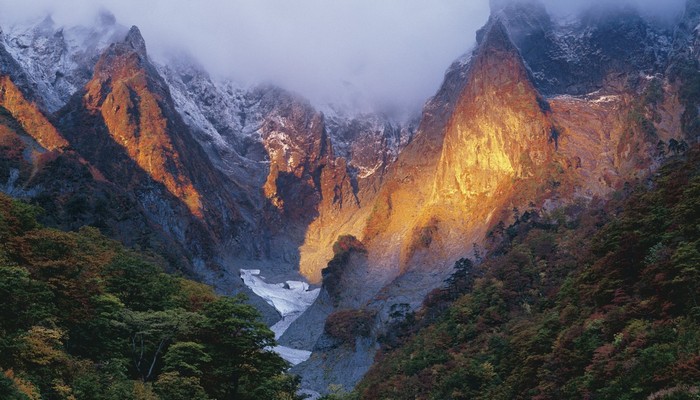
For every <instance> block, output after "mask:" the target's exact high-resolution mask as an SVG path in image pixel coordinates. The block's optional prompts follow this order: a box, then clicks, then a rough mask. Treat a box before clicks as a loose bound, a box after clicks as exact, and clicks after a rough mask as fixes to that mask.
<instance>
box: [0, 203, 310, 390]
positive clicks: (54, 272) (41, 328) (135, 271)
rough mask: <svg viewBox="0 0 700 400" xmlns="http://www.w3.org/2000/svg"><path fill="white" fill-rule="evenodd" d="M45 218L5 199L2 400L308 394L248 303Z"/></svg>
mask: <svg viewBox="0 0 700 400" xmlns="http://www.w3.org/2000/svg"><path fill="white" fill-rule="evenodd" d="M42 212H43V211H42V209H40V208H38V207H36V206H33V205H29V204H26V203H23V202H21V201H18V200H15V199H11V198H9V197H8V196H5V195H3V194H0V276H2V277H3V279H1V280H0V298H1V299H2V301H3V307H2V308H0V398H2V399H7V400H38V399H66V400H80V399H100V400H102V399H105V400H109V399H113V400H126V399H133V400H158V399H167V400H180V399H182V400H185V399H187V400H205V399H262V398H264V399H297V398H299V397H298V396H297V395H296V394H295V393H296V391H297V389H298V385H299V380H298V378H297V377H294V376H292V375H288V374H286V373H285V371H286V370H287V368H288V365H287V363H286V362H285V361H284V360H283V359H282V358H280V357H279V356H278V355H277V354H276V353H274V352H272V351H271V350H269V349H270V347H271V346H273V345H274V343H275V340H274V334H273V333H272V332H271V331H270V330H269V329H268V328H267V327H266V326H265V325H264V324H263V323H262V322H261V321H260V320H259V315H258V312H257V311H256V310H255V309H254V308H253V307H252V306H250V305H248V304H246V303H245V299H244V298H243V297H242V296H236V297H227V296H220V295H217V294H215V293H214V291H213V290H212V288H211V287H209V286H206V285H204V284H201V283H197V282H194V281H192V280H188V279H185V278H183V277H178V276H175V275H171V274H166V273H164V272H163V268H162V265H163V263H164V262H163V260H161V259H159V258H158V257H157V256H154V255H149V254H142V253H139V252H136V251H134V250H129V249H126V248H124V247H123V246H122V245H120V244H119V243H117V242H115V241H113V240H110V239H107V238H106V237H104V236H103V235H101V234H100V233H99V231H98V230H97V229H96V228H91V227H84V228H81V229H80V230H78V231H77V232H64V231H60V230H56V229H51V228H46V227H44V226H42V225H40V224H39V223H38V222H37V217H38V216H40V215H41V213H42Z"/></svg>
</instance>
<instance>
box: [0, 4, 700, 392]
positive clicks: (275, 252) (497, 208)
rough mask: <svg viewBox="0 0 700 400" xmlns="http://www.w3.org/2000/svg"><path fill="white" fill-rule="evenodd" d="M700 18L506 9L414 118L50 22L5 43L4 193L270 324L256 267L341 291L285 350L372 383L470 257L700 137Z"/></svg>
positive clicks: (692, 10) (310, 314) (21, 30)
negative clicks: (235, 301)
mask: <svg viewBox="0 0 700 400" xmlns="http://www.w3.org/2000/svg"><path fill="white" fill-rule="evenodd" d="M698 9H700V6H698V4H697V2H696V1H694V0H691V1H689V2H688V5H687V10H686V13H685V15H684V16H683V17H682V18H680V20H679V21H676V22H675V23H676V26H675V27H671V26H667V25H664V24H662V23H658V22H654V21H652V20H650V19H649V18H647V17H644V16H642V15H640V14H639V13H638V12H637V11H635V10H634V9H632V8H629V7H621V8H615V7H612V8H606V9H595V8H594V9H591V10H589V11H586V12H585V13H583V14H582V15H580V16H578V17H577V18H575V19H570V20H567V21H565V22H562V21H559V20H557V19H556V18H554V17H552V16H550V15H549V14H548V13H547V10H546V9H545V8H544V7H543V6H542V5H540V4H539V3H537V2H531V1H494V2H492V13H491V16H490V18H489V20H488V21H487V23H486V24H485V26H484V27H483V28H482V29H481V30H479V31H478V32H477V33H476V38H477V44H476V46H475V48H474V49H473V50H472V51H470V52H468V53H467V54H465V56H463V57H461V58H460V59H458V60H456V61H455V62H454V63H453V64H452V65H451V66H450V67H449V69H448V70H447V72H446V74H445V78H444V81H443V84H442V86H441V87H440V89H439V90H438V92H437V93H436V94H435V96H433V97H432V98H431V99H429V100H428V102H427V103H426V105H425V107H424V109H423V112H422V115H421V116H420V118H415V119H412V120H409V121H407V122H397V121H393V120H392V119H390V118H388V117H386V116H382V115H379V114H356V113H352V112H350V111H347V110H343V109H342V108H338V107H331V106H322V107H317V106H316V105H312V104H311V103H310V102H309V101H307V100H305V99H303V98H302V97H301V96H299V95H297V94H294V93H291V92H288V91H286V90H284V89H282V88H279V87H275V86H270V85H261V86H254V87H241V86H239V85H237V84H236V83H235V82H233V81H230V80H222V79H219V78H216V77H213V76H210V75H209V74H208V73H207V72H206V71H205V70H204V68H202V67H201V66H199V65H198V64H197V62H196V60H193V59H191V58H189V57H187V56H183V55H178V56H172V57H171V58H170V59H169V60H168V61H166V62H163V63H159V62H156V61H154V60H153V59H151V57H150V56H149V54H148V51H147V44H146V42H145V40H144V38H143V37H142V36H141V34H140V32H139V30H138V28H136V27H132V28H130V29H127V28H125V27H123V26H121V25H119V24H118V23H117V22H116V21H115V20H114V18H113V17H112V16H110V15H109V14H104V13H103V14H101V15H100V17H99V18H98V21H97V22H96V23H95V26H94V27H91V28H86V27H72V28H69V27H57V26H56V25H55V23H54V22H53V21H52V20H51V19H50V18H47V19H44V20H41V21H39V22H38V23H37V24H34V25H32V26H29V27H27V26H25V27H13V28H11V29H10V30H8V31H3V32H2V33H1V34H0V85H1V87H0V89H1V90H0V156H1V157H0V161H1V162H0V187H2V189H3V191H4V192H6V193H8V194H10V195H12V196H16V197H20V198H23V199H26V200H28V201H30V202H33V203H35V204H38V205H40V206H42V207H43V208H44V209H45V210H46V211H47V212H46V214H45V216H44V217H42V218H43V219H42V222H44V223H46V224H49V225H51V226H54V227H59V228H62V229H69V230H70V229H78V228H79V227H81V226H83V225H92V226H95V227H97V228H99V229H100V230H101V231H102V232H103V233H104V234H105V235H107V236H109V237H112V238H114V239H117V240H119V241H121V242H122V243H124V244H125V245H127V246H130V247H137V248H139V249H142V250H145V251H149V252H153V253H156V254H160V255H161V256H162V257H163V258H164V263H165V264H166V268H168V269H169V270H170V271H171V272H176V271H177V272H180V273H184V274H186V275H187V276H190V277H193V278H196V279H198V280H201V281H203V282H205V283H208V284H211V285H213V286H214V287H215V288H216V289H217V290H219V291H220V292H222V293H225V294H231V293H239V292H244V293H247V294H248V295H249V296H250V297H251V302H252V303H253V304H254V305H256V307H258V308H259V309H260V310H261V311H262V312H263V315H264V318H265V320H266V322H267V323H268V324H270V325H271V324H273V323H275V322H278V321H279V320H280V315H279V313H278V312H277V311H275V309H274V308H273V307H272V306H273V305H271V304H269V303H267V302H266V301H265V300H264V299H263V298H261V297H258V296H256V295H255V294H254V292H253V291H251V290H250V288H248V287H246V286H245V284H244V283H243V281H242V280H241V279H240V276H241V272H240V270H241V269H245V270H260V272H259V275H260V276H262V277H265V278H266V279H268V280H269V281H270V283H274V284H279V285H281V287H282V288H283V289H284V286H285V282H287V285H288V286H289V285H290V284H289V283H288V282H297V281H299V280H302V279H305V280H307V281H308V282H309V283H311V284H312V285H316V286H317V287H318V286H320V289H321V290H320V294H319V295H318V297H317V299H316V301H315V302H314V304H312V305H311V306H310V307H309V308H308V309H307V310H306V311H305V312H304V313H303V314H302V315H301V316H299V317H298V318H297V319H296V320H294V321H293V322H291V323H290V325H289V327H288V328H287V329H286V330H284V333H283V334H282V335H281V337H280V338H279V343H280V344H281V345H283V346H287V347H290V348H292V349H298V350H309V351H310V350H313V353H312V354H311V357H310V359H309V360H308V361H306V362H302V363H300V364H299V365H297V366H295V367H294V369H293V371H294V372H297V373H300V374H301V375H302V377H303V385H304V386H305V387H307V388H310V389H313V390H316V391H319V392H325V391H327V389H328V385H329V384H340V385H342V386H345V387H346V388H347V389H350V388H352V386H354V384H355V383H356V382H358V381H359V379H361V378H362V376H363V375H364V373H365V372H366V371H367V370H368V369H369V368H370V365H372V363H373V362H374V358H375V354H377V349H378V346H377V343H378V339H379V338H380V337H385V336H386V335H390V332H389V331H390V330H391V329H393V328H392V326H393V324H394V323H395V322H396V318H397V316H401V315H404V316H405V315H410V313H411V312H413V311H415V310H417V309H418V308H419V307H421V305H422V304H423V302H424V300H425V299H426V298H429V296H430V294H431V293H433V292H434V290H435V289H436V288H440V287H442V286H444V282H445V280H446V279H449V278H450V276H452V275H453V274H454V273H455V269H454V265H455V262H456V261H458V260H460V259H463V258H465V257H470V258H471V259H472V260H473V261H478V260H481V259H482V258H484V257H487V256H488V255H489V254H492V253H493V252H495V251H498V249H500V247H499V246H501V241H502V240H503V238H504V236H503V235H504V232H506V231H508V228H507V227H509V226H512V225H513V224H516V223H517V222H518V221H519V220H521V219H522V218H523V216H525V215H545V214H546V215H550V214H552V213H556V212H558V211H557V210H562V209H566V208H567V207H573V206H577V207H584V208H586V207H589V206H590V205H592V204H598V203H599V202H604V201H607V200H609V199H611V198H615V197H616V196H624V195H625V193H627V192H628V190H629V188H630V187H632V186H634V185H639V184H643V183H644V182H647V179H648V178H649V177H650V176H653V174H654V173H655V171H657V170H658V168H659V167H660V165H662V164H663V163H664V162H665V161H667V160H668V159H669V158H671V157H676V156H681V154H682V153H684V152H685V151H687V150H688V149H689V148H690V147H693V146H695V145H696V144H697V143H698V135H699V134H700V131H699V130H698V127H700V124H698V105H700V89H699V88H700V84H699V82H700V78H699V77H700V74H698V62H699V58H698V57H699V56H698V50H697V49H698V39H697V35H698V34H697V30H696V29H695V28H696V27H697V25H698V23H699V22H700V12H698ZM260 279H262V278H260ZM294 285H296V283H295V284H294ZM294 285H292V286H294ZM295 287H296V286H295ZM290 290H291V288H290ZM304 307H306V305H304Z"/></svg>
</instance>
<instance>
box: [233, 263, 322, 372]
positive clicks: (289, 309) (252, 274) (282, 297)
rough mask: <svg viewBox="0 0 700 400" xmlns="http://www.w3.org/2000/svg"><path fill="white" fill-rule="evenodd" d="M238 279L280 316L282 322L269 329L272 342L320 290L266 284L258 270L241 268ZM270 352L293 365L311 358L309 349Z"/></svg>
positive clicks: (294, 283) (298, 283) (290, 284)
mask: <svg viewBox="0 0 700 400" xmlns="http://www.w3.org/2000/svg"><path fill="white" fill-rule="evenodd" d="M241 278H242V279H243V283H245V285H246V286H247V287H248V288H250V290H252V291H253V293H255V294H256V295H258V296H260V297H261V298H262V299H263V300H265V301H266V302H267V303H268V304H269V305H271V306H272V307H274V308H275V310H277V312H279V313H280V315H281V316H282V320H280V321H279V322H277V323H276V324H274V325H273V326H272V327H270V329H271V330H272V331H273V332H274V333H275V339H279V338H280V337H281V336H282V334H283V333H284V331H286V330H287V328H289V325H291V324H292V322H294V321H295V320H296V319H297V318H299V316H301V314H302V313H303V312H304V311H306V309H307V308H309V307H310V306H311V304H313V302H314V301H316V298H317V297H318V294H319V293H320V291H321V289H311V290H310V288H309V284H308V283H306V282H301V281H286V282H284V283H267V282H265V278H263V277H262V276H260V270H259V269H242V270H241ZM273 350H274V351H275V352H277V353H278V354H279V355H280V356H282V358H284V359H285V360H287V361H289V362H290V363H291V364H292V365H297V364H299V363H301V362H303V361H306V360H307V359H308V358H309V357H310V356H311V352H310V351H308V350H300V349H293V348H291V347H286V346H275V347H274V348H273Z"/></svg>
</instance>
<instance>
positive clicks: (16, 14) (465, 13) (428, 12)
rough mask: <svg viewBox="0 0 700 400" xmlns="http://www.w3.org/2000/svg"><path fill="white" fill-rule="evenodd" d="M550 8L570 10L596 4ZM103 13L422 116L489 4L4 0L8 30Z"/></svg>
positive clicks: (299, 80) (247, 68)
mask: <svg viewBox="0 0 700 400" xmlns="http://www.w3.org/2000/svg"><path fill="white" fill-rule="evenodd" d="M600 2H601V3H602V0H600ZM545 3H546V5H547V6H548V8H550V9H551V10H553V11H554V12H556V13H558V14H567V13H576V12H578V11H580V10H581V9H582V8H583V7H584V6H585V5H587V4H590V1H588V0H587V1H573V2H572V1H567V2H562V1H558V0H545ZM562 3H566V4H565V5H563V4H562ZM634 3H635V4H637V5H638V6H640V7H642V8H643V9H644V10H647V11H648V12H652V13H653V12H661V10H662V9H663V11H664V15H666V14H670V13H672V12H675V13H678V11H679V10H680V9H681V8H682V4H683V0H667V1H665V2H664V4H663V7H661V6H660V5H658V3H659V2H658V0H635V1H634ZM100 9H106V10H109V11H111V12H112V13H114V14H115V16H116V18H117V20H118V21H119V22H120V23H121V24H124V25H137V26H139V28H140V29H141V32H142V33H143V35H144V37H145V39H146V42H147V45H148V48H149V51H150V52H151V54H152V55H153V56H154V57H155V58H157V59H161V60H162V59H164V58H165V56H166V55H167V54H169V53H171V52H173V51H178V50H180V49H184V50H185V51H187V52H189V53H191V54H192V55H193V56H194V57H195V58H196V59H198V60H199V61H200V62H201V63H202V64H203V65H204V66H205V67H206V68H207V69H208V70H209V71H210V72H211V73H212V74H214V75H219V76H226V77H231V78H233V79H235V80H238V81H240V82H241V83H242V84H252V83H260V82H271V83H276V84H279V85H281V86H283V87H285V88H288V89H291V90H294V91H296V92H299V93H301V94H302V95H305V96H307V97H309V98H310V99H311V100H312V101H314V102H316V103H326V102H336V103H359V104H365V105H369V106H371V107H372V108H375V109H377V108H379V109H384V110H389V111H396V110H401V111H405V110H412V111H415V110H418V109H419V108H420V107H421V106H422V104H423V103H424V101H425V100H426V99H427V98H428V97H429V96H431V95H432V94H433V93H434V92H435V91H436V90H437V88H438V86H439V84H440V82H441V81H442V77H443V74H444V71H445V69H446V68H447V67H448V66H449V64H450V63H451V62H452V61H453V60H454V59H455V58H457V57H459V56H460V55H461V54H463V53H465V52H466V51H468V50H469V49H470V48H471V47H472V46H473V45H474V41H475V31H476V30H477V29H478V28H479V27H481V26H482V25H483V24H484V23H485V22H486V20H487V18H488V14H489V2H488V0H478V1H464V0H441V1H426V0H383V1H376V0H333V1H328V0H298V1H282V0H235V1H231V0H206V1H204V0H202V1H195V0H149V1H147V2H144V1H141V0H99V1H94V0H62V1H61V2H56V1H55V0H34V1H32V2H31V4H29V3H28V2H21V3H17V2H15V1H12V0H0V10H2V14H1V15H0V24H3V25H6V24H11V23H13V22H17V21H23V20H27V19H29V18H39V17H40V16H41V15H42V14H46V13H52V14H53V17H54V20H56V21H57V22H58V23H60V24H66V25H70V24H78V23H82V24H85V23H90V22H91V21H94V19H95V15H96V13H97V12H98V11H99V10H100ZM669 10H672V11H669Z"/></svg>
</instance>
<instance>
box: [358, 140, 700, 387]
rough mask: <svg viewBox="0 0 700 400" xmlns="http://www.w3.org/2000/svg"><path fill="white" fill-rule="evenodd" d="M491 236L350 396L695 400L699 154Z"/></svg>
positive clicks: (534, 213)
mask: <svg viewBox="0 0 700 400" xmlns="http://www.w3.org/2000/svg"><path fill="white" fill-rule="evenodd" d="M491 237H492V240H493V241H494V243H500V244H499V245H497V246H495V248H494V249H493V251H492V252H491V254H490V256H489V257H487V258H486V260H485V261H484V262H483V263H482V264H481V265H480V266H478V267H477V268H474V269H473V270H469V271H468V272H469V274H470V275H471V279H467V280H465V279H454V280H451V281H450V282H449V285H448V286H447V287H446V288H445V289H442V290H440V291H438V292H439V293H435V294H434V295H433V296H431V302H430V303H429V304H426V306H425V308H424V309H423V310H422V311H420V312H419V313H417V314H416V315H413V314H411V315H409V316H410V317H411V318H412V319H413V321H414V322H413V323H411V324H404V326H403V328H402V329H403V332H404V334H401V333H400V332H399V333H394V334H393V336H392V340H391V341H385V346H384V350H383V351H382V352H381V353H380V355H379V361H378V363H377V364H376V365H375V366H374V367H373V368H372V369H371V370H370V372H369V373H368V374H367V375H366V377H365V379H364V380H363V381H362V382H361V384H360V385H359V387H358V389H357V392H356V393H354V394H353V396H357V397H361V398H366V399H540V400H543V399H647V398H649V399H696V398H697V395H698V382H700V358H699V357H698V354H700V333H698V332H700V308H699V307H698V296H699V293H700V156H699V155H698V153H697V152H691V153H690V154H687V155H686V156H685V157H674V158H672V159H671V160H669V161H668V162H667V164H666V165H665V166H663V167H662V168H661V170H660V172H659V174H658V175H657V176H656V177H655V179H654V180H653V182H649V183H645V184H639V185H636V186H634V185H627V186H626V187H625V188H624V189H622V190H621V191H620V192H618V193H616V194H615V196H613V200H611V201H609V202H608V203H604V202H601V201H598V200H595V199H594V200H593V201H590V202H587V203H584V202H581V203H575V204H570V205H569V206H566V207H563V208H560V209H558V210H554V211H550V212H544V211H541V210H528V211H527V212H526V213H522V214H520V215H519V216H518V217H517V218H516V222H515V223H514V224H513V225H511V226H509V227H503V229H499V230H497V231H495V232H492V234H491ZM462 273H463V274H464V271H462ZM453 289H454V290H453ZM452 292H458V293H459V294H458V295H455V293H452ZM436 315H437V316H436Z"/></svg>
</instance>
